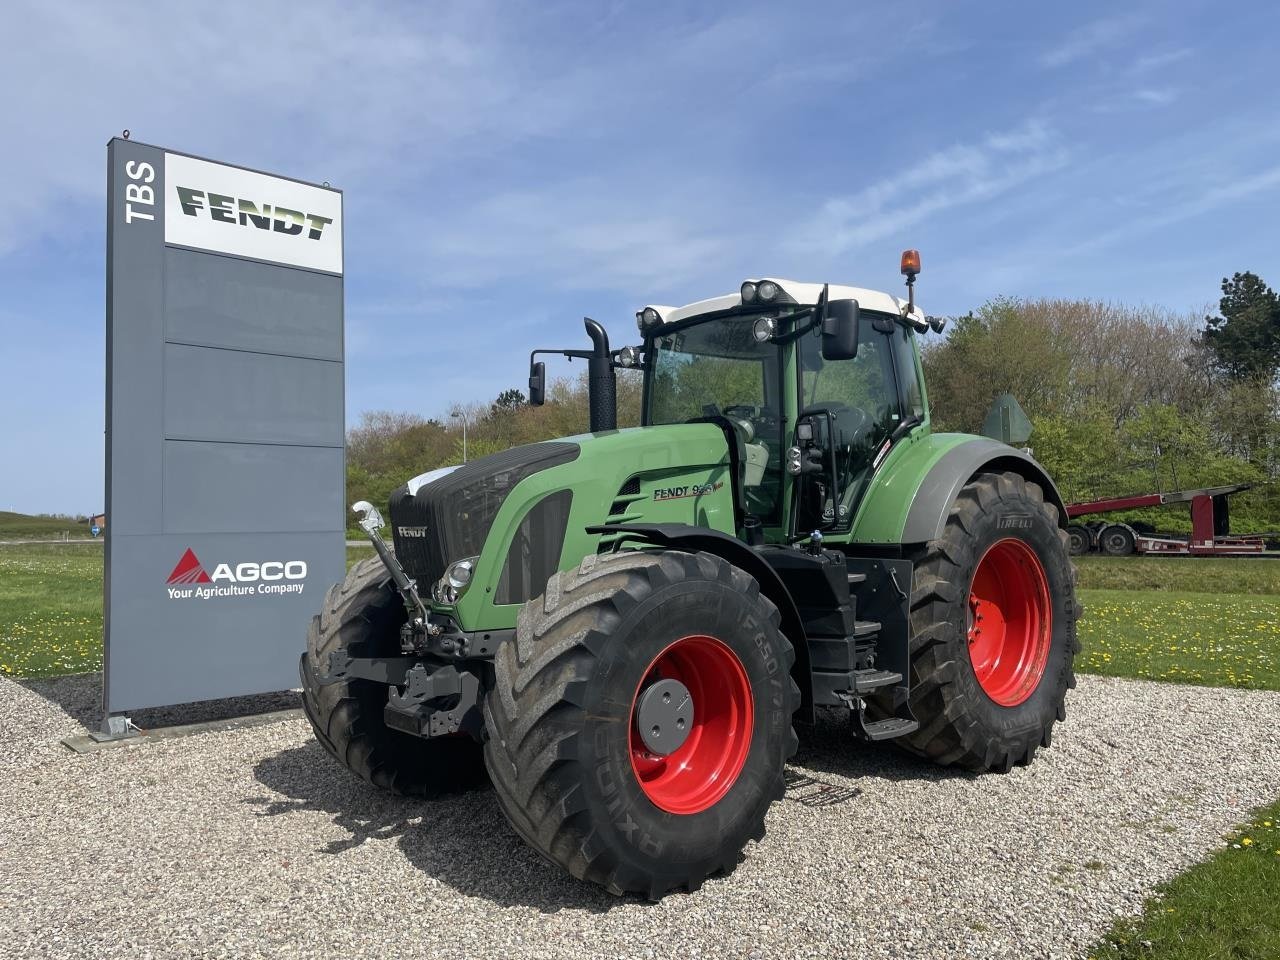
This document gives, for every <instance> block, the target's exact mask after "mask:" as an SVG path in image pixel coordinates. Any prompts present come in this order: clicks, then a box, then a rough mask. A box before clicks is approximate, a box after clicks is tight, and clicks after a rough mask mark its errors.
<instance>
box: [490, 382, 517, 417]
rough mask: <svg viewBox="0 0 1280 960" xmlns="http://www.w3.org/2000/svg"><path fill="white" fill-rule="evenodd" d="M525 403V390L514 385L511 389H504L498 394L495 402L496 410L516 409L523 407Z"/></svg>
mask: <svg viewBox="0 0 1280 960" xmlns="http://www.w3.org/2000/svg"><path fill="white" fill-rule="evenodd" d="M524 404H525V399H524V393H523V391H520V390H517V389H516V388H515V387H512V388H511V389H510V390H503V391H502V392H501V393H500V394H498V399H497V400H495V401H494V402H493V410H494V412H495V413H496V412H498V411H499V410H514V409H515V408H516V407H522V406H524Z"/></svg>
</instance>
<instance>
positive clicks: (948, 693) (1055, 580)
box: [895, 473, 1080, 772]
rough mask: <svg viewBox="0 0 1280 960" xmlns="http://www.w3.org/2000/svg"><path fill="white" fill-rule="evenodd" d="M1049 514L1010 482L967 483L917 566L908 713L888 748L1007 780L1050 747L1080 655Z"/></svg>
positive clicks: (1065, 563)
mask: <svg viewBox="0 0 1280 960" xmlns="http://www.w3.org/2000/svg"><path fill="white" fill-rule="evenodd" d="M1067 544H1068V539H1067V534H1066V532H1065V531H1062V530H1059V529H1058V516H1057V510H1056V509H1055V508H1054V507H1053V505H1052V504H1049V503H1046V502H1045V499H1044V494H1043V491H1042V490H1041V489H1040V487H1039V486H1038V485H1037V484H1034V483H1030V482H1028V481H1026V480H1024V479H1023V478H1022V477H1020V476H1018V475H1017V474H1014V473H999V474H994V473H987V474H982V475H980V476H979V477H977V478H976V479H974V480H972V481H970V482H969V483H968V484H966V485H965V487H964V488H963V489H962V490H961V491H960V494H959V496H957V498H956V501H955V503H954V504H953V505H952V508H951V513H950V516H949V517H948V518H947V524H946V528H945V529H944V531H943V534H942V536H941V537H939V538H938V539H937V540H933V541H931V542H930V543H928V544H927V545H926V546H925V548H924V550H923V551H922V552H921V554H920V555H919V556H918V557H917V558H916V565H915V574H914V582H913V590H912V596H911V631H912V638H911V707H912V710H913V711H914V713H915V715H916V718H917V719H918V720H919V721H920V728H919V729H918V730H917V731H916V732H915V733H913V734H910V735H908V736H906V737H903V738H901V739H899V740H897V741H895V742H897V743H898V744H900V745H902V746H904V747H906V748H907V749H909V750H911V751H912V752H914V753H917V754H919V755H921V756H924V757H927V758H929V759H931V760H934V761H936V762H938V763H941V764H946V765H952V764H954V765H956V766H961V767H966V768H968V769H971V770H996V771H1000V772H1007V771H1008V770H1009V769H1011V768H1012V767H1013V766H1014V765H1015V764H1027V763H1030V762H1031V760H1032V758H1033V757H1034V756H1035V752H1036V749H1037V748H1038V747H1042V746H1043V747H1047V746H1049V743H1050V740H1051V738H1052V734H1053V726H1054V724H1055V723H1057V722H1058V721H1059V720H1063V719H1065V717H1066V707H1065V698H1066V692H1067V690H1068V689H1069V688H1071V687H1074V686H1075V673H1074V671H1073V660H1074V657H1075V655H1076V653H1078V652H1079V649H1080V647H1079V643H1078V641H1077V639H1076V620H1077V619H1078V617H1079V612H1080V611H1079V607H1078V605H1077V602H1076V596H1075V569H1074V567H1072V565H1071V560H1070V557H1069V555H1068V549H1067Z"/></svg>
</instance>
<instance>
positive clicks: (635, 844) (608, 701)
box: [578, 579, 794, 872]
mask: <svg viewBox="0 0 1280 960" xmlns="http://www.w3.org/2000/svg"><path fill="white" fill-rule="evenodd" d="M694 635H705V636H710V637H714V638H716V639H717V640H719V641H721V642H722V643H724V644H725V645H726V646H727V647H728V648H729V649H730V650H732V651H733V653H734V654H735V655H736V656H737V657H738V660H739V661H740V663H741V664H742V667H743V669H744V671H745V672H746V675H747V678H748V680H749V682H750V687H751V695H752V701H753V702H752V706H753V714H754V724H753V730H752V737H751V747H750V750H749V752H748V754H747V757H746V760H745V761H744V763H743V766H742V769H741V771H740V772H739V774H738V777H737V779H736V780H735V782H734V784H733V786H732V787H730V789H729V791H728V793H726V794H725V796H724V797H722V798H721V799H720V800H719V801H718V802H717V803H716V804H715V805H714V806H712V807H710V808H709V809H707V810H704V811H702V812H699V813H694V814H674V813H670V812H668V811H665V810H663V809H662V808H660V807H658V806H657V805H656V804H654V803H653V801H651V800H650V799H649V797H648V796H647V795H646V794H645V793H644V790H643V788H642V787H641V785H640V783H639V781H638V780H637V778H636V775H635V773H634V771H633V769H632V766H631V752H630V750H631V748H630V729H631V709H632V701H633V698H634V695H635V691H636V689H637V687H638V686H639V684H640V682H641V681H642V680H643V678H644V675H645V673H646V671H647V670H648V668H649V665H650V664H651V663H652V662H653V661H654V659H655V658H656V657H657V656H658V655H659V654H660V653H661V652H662V651H663V650H664V649H666V647H668V646H669V645H670V644H671V643H673V642H675V641H676V640H680V639H682V638H684V637H689V636H694ZM786 644H787V641H786V639H785V638H784V637H783V636H782V634H781V632H780V631H779V630H778V629H777V627H775V626H774V625H773V624H772V623H771V622H770V619H769V616H768V613H767V611H766V608H765V607H764V604H763V603H761V602H760V601H758V600H755V601H753V599H752V598H749V597H748V596H747V595H746V594H743V593H740V592H738V591H736V590H734V589H733V588H732V587H731V586H730V585H729V584H726V583H723V582H721V581H718V580H712V579H686V580H684V581H682V582H678V583H672V584H668V585H666V586H664V587H661V588H659V589H658V590H656V591H655V592H654V593H652V594H651V595H650V596H649V597H647V598H646V599H645V600H644V601H642V602H641V603H640V604H639V605H638V606H637V607H636V608H635V609H633V610H632V611H630V613H629V614H628V616H627V617H626V618H625V621H624V623H623V624H622V625H621V626H620V628H619V629H618V630H617V631H615V632H614V633H612V634H611V635H610V636H609V638H608V641H607V646H606V648H605V650H604V651H603V653H602V655H601V659H600V662H599V665H598V670H597V673H596V674H595V675H594V676H593V677H592V680H591V682H590V684H589V685H588V688H587V690H588V692H587V695H586V699H585V702H584V703H583V707H584V712H585V714H586V716H587V718H588V720H587V723H586V728H585V730H584V736H582V737H581V738H579V741H578V742H579V749H580V752H581V755H580V757H579V760H580V762H581V763H582V765H583V771H584V778H583V784H582V789H583V790H584V792H585V796H586V799H587V803H588V806H590V807H593V808H595V809H596V810H597V812H601V811H602V815H600V816H599V817H598V821H597V822H599V823H600V824H601V825H602V827H603V828H604V829H608V830H612V831H614V832H615V833H616V834H617V839H618V840H619V841H621V843H620V845H621V846H623V847H625V848H626V849H629V850H630V851H631V852H632V854H633V855H634V857H635V858H636V860H638V861H641V862H645V863H647V864H650V865H657V866H659V869H660V872H666V871H667V870H669V869H671V868H673V867H676V865H678V864H682V863H687V864H695V863H701V862H709V861H716V860H719V859H721V858H722V857H723V852H724V850H725V849H727V848H730V847H732V848H733V849H734V850H737V849H739V848H741V846H742V845H743V844H744V843H745V842H746V840H747V839H749V837H750V836H752V835H753V834H754V833H756V832H757V830H758V825H759V824H760V822H761V821H762V820H763V818H764V813H765V811H766V809H767V808H768V806H769V804H770V803H772V801H773V800H774V799H775V797H776V796H777V794H778V792H779V789H780V784H781V777H782V769H783V763H784V758H785V756H786V747H787V744H788V741H789V737H790V729H791V713H792V709H791V708H792V707H793V706H794V704H791V703H790V702H789V700H790V697H789V687H790V674H789V672H788V663H789V660H790V658H789V657H787V656H786V655H785V654H786ZM694 709H695V715H696V710H697V705H696V703H695V705H694ZM652 868H653V866H650V869H652Z"/></svg>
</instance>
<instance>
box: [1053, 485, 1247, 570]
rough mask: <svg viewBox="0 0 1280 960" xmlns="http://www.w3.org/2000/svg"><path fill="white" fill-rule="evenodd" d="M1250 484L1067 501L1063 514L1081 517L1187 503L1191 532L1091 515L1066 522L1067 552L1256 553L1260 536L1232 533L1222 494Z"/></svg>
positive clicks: (1230, 493) (1230, 554)
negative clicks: (1143, 528)
mask: <svg viewBox="0 0 1280 960" xmlns="http://www.w3.org/2000/svg"><path fill="white" fill-rule="evenodd" d="M1251 486H1253V485H1252V484H1249V483H1235V484H1231V485H1230V486H1226V487H1205V488H1203V489H1200V490H1176V491H1174V492H1173V493H1141V494H1137V495H1135V496H1131V497H1111V498H1109V499H1106V500H1090V501H1088V502H1085V503H1069V504H1067V516H1068V517H1070V518H1072V519H1073V520H1074V519H1075V518H1076V517H1087V516H1093V515H1096V514H1101V513H1112V512H1114V511H1117V510H1134V509H1137V508H1138V507H1163V506H1167V505H1168V504H1171V503H1189V504H1190V505H1191V536H1190V537H1181V536H1172V535H1166V534H1145V533H1139V532H1138V531H1137V530H1135V529H1134V528H1133V527H1131V526H1129V524H1127V523H1119V522H1116V521H1105V520H1102V521H1095V522H1093V523H1072V524H1068V526H1067V534H1068V536H1070V538H1071V552H1072V553H1073V554H1077V555H1078V554H1082V553H1088V552H1089V551H1090V550H1100V551H1101V552H1102V553H1106V554H1110V555H1111V556H1114V557H1123V556H1127V555H1128V554H1131V553H1152V554H1157V553H1158V554H1184V555H1187V554H1192V555H1197V556H1237V555H1251V554H1257V553H1262V552H1263V550H1265V549H1266V541H1265V539H1264V538H1263V537H1261V536H1251V535H1245V536H1232V535H1231V521H1230V509H1229V507H1228V505H1227V498H1228V497H1230V496H1231V495H1232V494H1236V493H1239V492H1240V491H1242V490H1248V489H1249V488H1250V487H1251Z"/></svg>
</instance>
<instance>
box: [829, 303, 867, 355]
mask: <svg viewBox="0 0 1280 960" xmlns="http://www.w3.org/2000/svg"><path fill="white" fill-rule="evenodd" d="M859 312H860V311H859V309H858V301H857V300H832V301H830V302H829V303H827V305H826V310H825V311H824V313H823V315H822V359H823V360H852V359H853V358H854V357H856V356H857V355H858V316H859Z"/></svg>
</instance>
